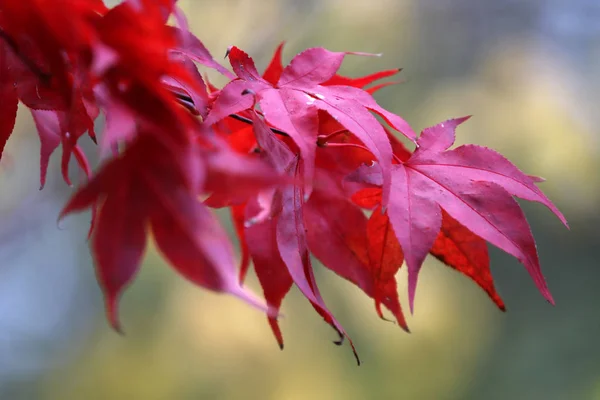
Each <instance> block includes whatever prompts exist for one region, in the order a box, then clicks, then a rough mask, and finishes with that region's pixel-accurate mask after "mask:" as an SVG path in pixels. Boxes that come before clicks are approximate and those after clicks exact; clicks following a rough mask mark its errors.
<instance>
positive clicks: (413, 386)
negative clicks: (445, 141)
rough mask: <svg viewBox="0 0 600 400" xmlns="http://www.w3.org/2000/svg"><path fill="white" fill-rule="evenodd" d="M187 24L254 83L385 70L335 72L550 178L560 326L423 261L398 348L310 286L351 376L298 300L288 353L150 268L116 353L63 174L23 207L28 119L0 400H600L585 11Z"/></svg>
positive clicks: (597, 46)
mask: <svg viewBox="0 0 600 400" xmlns="http://www.w3.org/2000/svg"><path fill="white" fill-rule="evenodd" d="M181 5H182V8H183V9H184V10H185V11H186V12H187V15H188V18H189V20H190V24H191V27H192V30H193V31H194V33H196V34H197V35H198V36H199V37H200V38H201V39H202V40H203V41H204V43H205V44H206V46H207V47H208V48H209V49H210V50H211V51H212V52H213V54H214V55H215V56H216V57H217V58H220V57H222V55H223V54H224V53H225V50H226V48H227V47H228V46H229V45H232V44H235V45H237V46H239V47H241V48H242V49H245V50H246V51H247V52H249V53H250V54H251V55H252V56H253V57H254V59H255V60H256V62H257V64H258V65H259V68H264V66H265V65H266V63H267V62H268V60H269V58H270V56H271V54H272V51H273V50H274V48H275V47H276V45H277V44H278V43H279V42H280V41H282V40H286V41H287V44H286V48H285V52H284V59H285V61H286V62H287V61H289V60H290V59H291V57H292V56H293V55H294V54H296V53H297V52H299V51H301V50H303V49H304V48H306V47H312V46H323V47H326V48H329V49H331V50H352V51H364V52H372V53H380V52H381V53H383V57H381V58H365V57H348V58H347V60H346V62H345V64H344V66H343V72H344V73H345V74H348V75H352V76H358V75H362V74H366V73H370V72H374V71H377V70H382V69H388V68H394V67H402V68H404V71H403V72H402V78H403V79H404V80H405V83H403V84H402V85H400V86H395V87H391V88H386V89H384V90H382V91H381V92H379V93H377V94H376V98H377V100H378V101H379V102H380V103H381V104H382V105H384V106H385V107H387V108H388V109H390V110H392V111H394V112H396V113H398V114H400V115H402V116H404V117H405V118H406V119H407V120H408V121H409V122H410V123H411V124H412V125H413V127H414V128H415V130H417V129H418V130H420V129H422V128H424V127H427V126H430V125H433V124H435V123H437V122H440V121H442V120H444V119H447V118H450V117H459V116H464V115H468V114H472V115H473V116H474V117H473V118H472V119H471V120H470V121H469V122H468V123H466V124H464V125H463V126H461V128H460V129H459V131H458V135H459V142H460V143H465V142H472V143H477V144H481V145H486V146H490V147H493V148H495V149H497V150H499V151H500V152H502V153H504V154H505V155H506V156H508V157H509V158H510V159H511V160H513V161H514V162H515V163H516V164H517V165H518V166H519V167H520V168H521V169H523V170H524V171H526V172H527V173H530V174H534V175H540V176H543V177H545V178H546V179H547V182H545V183H543V184H542V189H543V190H544V191H545V192H546V193H547V194H548V195H549V196H550V198H551V199H553V200H554V201H555V202H556V203H557V205H558V206H559V208H561V210H562V211H563V212H564V213H565V215H566V216H567V218H568V220H569V222H570V224H571V231H568V230H566V229H564V228H563V227H562V226H561V225H560V223H559V222H558V220H557V219H556V218H554V217H553V216H552V215H551V214H550V212H549V211H547V210H546V209H545V208H543V207H542V206H539V205H529V204H524V207H525V210H526V213H527V216H528V219H529V221H530V223H531V225H532V230H533V233H534V235H535V236H536V238H537V241H538V249H539V254H540V259H541V262H542V267H543V271H544V273H545V275H546V278H547V280H548V283H549V286H550V289H551V290H552V292H553V295H554V298H555V299H556V303H557V305H556V306H555V307H552V306H550V305H549V304H547V303H546V302H545V301H544V300H543V298H542V296H541V295H540V294H539V293H538V292H537V290H536V288H535V287H534V285H533V283H532V282H531V280H530V279H529V276H528V275H527V273H526V272H525V269H524V268H523V267H522V266H521V265H520V264H518V262H517V261H516V260H514V259H512V258H511V257H509V256H507V255H505V254H502V253H501V252H500V251H497V250H496V249H491V252H492V256H493V259H492V271H493V273H494V276H495V279H496V281H497V287H498V290H499V292H500V294H501V295H502V296H503V298H504V300H505V302H506V304H507V310H508V311H507V313H502V312H500V311H498V310H497V309H495V307H494V305H493V304H492V302H491V301H490V300H489V299H488V298H487V296H486V295H485V293H484V292H483V291H481V290H480V289H479V288H477V287H476V286H474V285H473V284H472V283H471V282H470V281H468V280H467V279H466V278H464V277H462V276H460V275H459V274H457V273H456V272H454V271H451V270H450V269H448V268H446V267H444V266H442V265H441V264H439V263H438V262H437V261H435V260H428V261H427V263H426V265H425V266H424V268H423V272H422V275H421V276H422V277H421V280H420V286H419V290H418V293H417V298H416V307H415V315H414V316H412V317H410V316H409V317H408V322H409V326H410V327H411V330H412V333H411V334H406V333H404V332H403V331H402V330H400V329H399V328H398V327H397V326H396V325H394V324H391V323H388V322H384V321H381V320H379V319H378V318H377V316H376V314H375V312H374V310H373V306H372V303H371V301H370V300H369V299H368V298H367V297H365V296H364V295H362V293H361V292H360V291H359V290H358V289H356V288H354V287H353V286H351V285H350V284H348V283H347V282H344V281H341V280H340V279H339V278H337V277H336V276H334V275H333V274H332V273H330V272H329V271H324V270H322V268H320V267H317V269H318V280H319V284H320V287H321V290H322V291H323V293H324V296H325V298H326V300H327V302H328V304H330V306H331V308H332V310H333V311H334V313H335V314H336V315H337V316H339V319H340V320H341V322H342V323H343V324H344V326H345V327H346V328H347V330H348V331H349V333H350V335H351V337H352V338H353V340H354V342H355V344H356V346H357V348H358V351H359V354H360V356H361V358H362V360H363V365H362V366H361V367H356V365H355V362H354V359H353V356H352V353H351V351H350V349H349V348H348V346H347V345H345V346H344V347H342V348H339V347H336V346H334V345H333V344H332V343H331V341H332V340H333V339H335V335H334V333H333V332H332V331H331V329H330V328H328V327H327V326H326V325H325V324H324V323H323V322H322V320H321V318H320V317H319V316H318V315H316V314H315V313H314V311H313V310H312V308H311V307H310V305H309V304H308V302H307V301H305V300H304V299H302V298H301V296H300V294H299V293H298V292H297V291H296V290H294V291H293V292H292V293H291V295H290V296H289V298H288V299H287V300H286V301H285V303H284V307H283V312H284V314H285V318H284V319H283V320H282V322H281V325H282V329H283V331H284V335H285V339H286V348H285V350H284V351H283V352H282V351H280V350H279V349H278V347H277V345H276V342H275V341H274V339H273V337H272V334H271V332H270V330H269V328H268V325H267V323H266V320H265V318H264V316H263V315H261V314H260V313H259V312H257V311H255V310H253V309H251V308H249V307H247V306H245V305H244V304H241V303H240V302H238V301H236V300H235V299H232V298H229V297H225V296H218V295H214V294H212V293H207V292H206V291H203V290H200V289H198V288H196V287H193V286H192V285H191V284H189V283H187V282H186V281H184V280H183V279H182V278H179V277H177V276H176V275H175V273H174V272H172V271H171V270H169V269H168V268H166V267H165V266H164V264H163V263H162V261H161V260H160V259H159V258H158V257H157V255H156V253H155V252H154V251H150V252H149V253H148V254H147V257H146V261H145V264H144V268H143V270H142V273H141V275H140V277H139V279H138V280H137V281H136V282H135V284H134V285H133V286H132V287H131V288H130V289H129V290H128V291H127V293H126V294H125V296H124V298H123V301H122V314H121V315H122V320H123V323H124V328H125V331H126V335H125V336H119V335H118V334H116V333H115V332H113V331H112V330H110V329H109V327H108V325H107V323H106V322H105V320H104V314H103V308H102V298H101V293H100V290H99V289H98V287H97V285H96V282H95V278H94V272H93V268H92V262H91V260H90V256H89V253H88V248H87V244H86V240H85V233H86V229H87V224H88V221H89V217H88V216H87V215H81V216H78V217H73V218H69V219H68V220H66V221H64V222H63V223H61V224H60V226H57V223H56V217H57V215H58V212H59V210H60V208H61V205H62V204H63V203H64V201H65V199H66V198H67V196H68V195H69V193H71V191H72V189H69V188H67V187H66V186H65V185H64V184H63V183H62V181H61V180H60V179H59V166H58V164H57V159H56V158H57V157H56V154H55V159H54V160H53V164H52V165H51V169H50V181H49V184H48V186H47V187H46V188H45V189H44V190H43V191H41V192H39V191H38V190H37V189H38V168H39V164H38V163H39V161H38V153H39V143H38V140H37V137H36V133H35V129H34V126H33V123H32V121H31V119H30V116H29V115H28V113H27V111H26V110H25V109H23V108H21V113H20V117H19V121H18V126H17V131H18V132H17V133H18V135H17V136H14V137H13V139H11V142H10V144H9V148H8V151H7V153H6V154H7V156H6V157H5V158H4V159H3V160H2V164H1V165H0V182H1V185H2V195H1V196H0V218H2V219H1V220H2V224H0V244H1V246H0V266H1V267H0V399H2V400H4V399H10V400H12V399H42V400H46V399H48V400H50V399H52V400H71V399H73V400H80V399H117V400H120V399H148V400H153V399H161V400H162V399H175V400H179V399H186V400H187V399H265V400H267V399H274V400H280V399H285V400H295V399H347V400H351V399H352V400H353V399H600V344H599V343H598V341H599V339H600V312H599V311H598V306H600V295H599V294H598V290H597V283H598V282H600V268H599V265H598V264H599V263H598V248H599V246H600V239H599V236H598V233H597V226H598V223H599V222H600V214H599V213H598V203H599V197H600V135H599V132H598V128H597V127H598V125H599V122H600V113H598V111H597V105H598V104H599V100H600V95H599V93H600V79H599V78H598V76H599V74H598V71H600V3H599V2H598V1H596V0H572V1H570V2H567V1H562V0H547V1H534V0H530V1H526V0H525V1H523V0H521V1H517V0H498V1H492V0H488V1H482V0H421V1H418V0H370V1H359V0H320V1H319V0H262V1H251V0H221V1H208V0H206V1H204V0H187V1H182V2H181ZM209 76H210V77H211V79H213V80H214V82H216V83H219V84H221V83H222V82H223V81H222V80H221V79H220V78H219V77H218V76H216V75H215V74H212V73H211V74H209ZM88 150H89V153H90V154H93V153H94V151H95V150H94V149H93V147H89V148H88ZM224 221H225V223H226V224H228V226H230V224H229V222H228V221H227V220H226V218H224ZM403 269H404V268H403ZM404 274H405V272H403V271H402V272H401V273H400V277H399V281H400V282H401V283H400V291H401V295H402V297H401V299H402V300H404V303H405V304H406V287H405V284H404V282H405V278H406V276H405V275H404ZM249 284H250V286H251V287H253V288H255V290H256V291H257V292H260V290H259V289H258V287H257V285H256V282H255V280H254V279H251V280H250V283H249Z"/></svg>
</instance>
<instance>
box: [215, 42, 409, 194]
mask: <svg viewBox="0 0 600 400" xmlns="http://www.w3.org/2000/svg"><path fill="white" fill-rule="evenodd" d="M346 54H361V53H344V52H330V51H328V50H325V49H322V48H312V49H308V50H305V51H304V52H302V53H300V54H299V55H297V56H296V57H295V58H294V59H293V60H292V61H291V62H290V64H289V65H288V66H287V67H286V68H284V69H283V71H282V72H281V76H280V77H279V80H278V81H277V84H275V85H272V84H271V83H269V82H267V81H266V80H265V79H263V78H262V77H261V76H260V74H259V73H258V71H257V70H256V67H255V65H254V62H253V61H252V59H251V58H250V57H249V56H248V55H247V54H246V53H244V52H243V51H241V50H240V49H238V48H237V47H232V48H231V49H230V50H229V60H230V62H231V65H232V68H233V70H234V72H235V74H236V75H237V77H238V79H236V80H233V81H232V82H230V83H229V84H228V85H226V86H225V87H224V88H223V89H222V90H221V94H220V95H219V97H218V98H217V100H216V101H215V103H214V105H213V109H212V111H211V112H210V113H209V115H208V118H207V120H206V123H208V124H213V123H216V122H218V121H220V120H221V119H223V118H225V117H227V116H228V115H230V114H235V113H239V112H241V111H244V110H247V109H250V108H252V107H253V105H254V99H253V97H252V96H247V95H245V94H246V93H254V94H255V95H256V97H257V99H258V102H259V103H260V106H261V109H262V111H263V113H264V116H265V119H266V121H267V122H268V123H269V124H271V125H272V126H274V127H276V128H278V129H281V130H283V131H285V132H286V133H287V134H288V135H289V136H290V137H291V138H292V139H293V140H294V142H295V143H296V145H297V146H298V148H299V150H300V154H301V156H302V159H303V165H304V171H303V178H304V180H305V183H306V185H307V187H306V190H307V195H309V194H310V191H311V186H310V182H311V181H312V178H313V176H314V163H315V152H316V139H317V135H318V131H317V128H318V125H317V124H318V120H317V110H323V111H326V112H327V113H328V114H330V115H331V116H332V117H333V118H334V119H336V120H337V121H338V122H339V123H340V124H341V125H342V126H344V127H345V128H346V129H348V130H349V131H350V132H352V133H353V134H354V135H356V136H357V137H358V138H359V139H360V140H361V141H362V142H363V143H364V144H365V146H366V147H367V148H368V149H369V150H370V151H372V153H373V154H374V156H375V157H376V158H377V159H378V160H379V161H380V167H381V168H382V173H383V176H384V182H385V183H384V187H383V189H384V202H387V199H388V197H389V184H390V169H389V167H388V166H389V164H390V163H391V158H392V155H391V152H392V151H391V148H390V144H389V141H388V140H387V135H386V133H385V130H384V129H383V127H382V126H381V124H380V123H379V122H378V121H377V119H376V118H375V117H374V116H373V115H372V114H371V111H372V112H375V113H377V114H379V115H381V116H382V117H383V118H384V119H385V120H386V122H387V123H388V124H390V125H391V126H392V127H394V128H395V129H396V130H398V131H400V132H402V133H403V134H404V135H406V136H407V137H408V138H409V139H411V140H415V134H414V132H413V131H412V129H411V128H410V126H409V125H408V124H407V123H406V122H405V121H404V120H403V119H402V118H400V117H399V116H397V115H395V114H392V113H390V112H388V111H386V110H385V109H383V108H381V107H380V106H379V105H378V104H377V103H376V102H375V100H374V99H373V98H372V97H371V95H370V94H368V93H367V92H365V91H363V90H361V89H358V88H352V87H349V86H324V85H322V84H323V83H325V82H326V81H328V80H329V79H331V78H332V77H333V76H334V75H335V73H336V71H337V70H338V69H339V67H340V65H341V63H342V60H343V59H344V57H345V55H346Z"/></svg>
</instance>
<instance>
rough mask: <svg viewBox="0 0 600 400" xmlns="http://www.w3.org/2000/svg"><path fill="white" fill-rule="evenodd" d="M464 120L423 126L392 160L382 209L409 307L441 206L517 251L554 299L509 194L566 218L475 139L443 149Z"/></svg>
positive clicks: (369, 175)
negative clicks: (404, 273) (410, 147)
mask: <svg viewBox="0 0 600 400" xmlns="http://www.w3.org/2000/svg"><path fill="white" fill-rule="evenodd" d="M466 119H467V118H460V119H453V120H449V121H446V122H443V123H441V124H439V125H436V126H434V127H432V128H428V129H425V130H424V131H423V132H422V134H421V136H420V137H419V140H418V142H417V144H418V148H417V150H416V151H415V152H414V154H413V155H412V156H411V157H410V158H409V159H408V160H407V161H405V162H401V163H399V164H397V165H395V166H394V167H393V174H392V191H393V193H394V196H393V197H392V199H391V201H390V204H389V208H388V210H387V213H388V215H389V218H390V221H391V222H392V226H393V227H394V232H395V234H396V237H397V238H398V240H399V242H400V245H401V246H402V249H403V250H404V256H405V259H406V262H407V265H408V274H409V278H408V279H409V281H408V283H409V284H408V292H409V303H410V308H411V310H413V306H414V296H415V289H416V284H417V277H418V273H419V270H420V268H421V265H422V263H423V260H424V259H425V257H426V255H427V253H428V252H429V251H430V250H431V249H432V247H433V246H434V242H435V241H436V238H437V237H438V233H439V232H440V229H441V228H442V212H443V211H446V212H447V213H448V214H449V215H450V216H451V217H452V218H453V219H455V220H456V221H458V222H459V223H460V224H461V225H464V227H466V228H467V229H468V230H469V231H471V232H473V233H474V234H475V235H477V236H479V237H481V238H483V239H485V240H487V241H488V242H490V243H492V244H494V245H495V246H497V247H499V248H500V249H502V250H504V251H506V252H507V253H509V254H511V255H513V256H515V257H516V258H517V259H518V260H519V261H520V262H521V263H523V264H524V265H525V267H526V268H527V270H528V271H529V273H530V275H531V276H532V278H533V280H534V282H535V284H536V285H537V287H538V288H539V289H540V291H541V293H542V294H543V295H544V297H546V299H547V300H548V301H549V302H551V303H553V299H552V296H551V295H550V292H549V290H548V287H547V286H546V282H545V280H544V278H543V276H542V274H541V271H540V266H539V259H538V255H537V250H536V247H535V242H534V239H533V236H532V234H531V230H530V228H529V225H528V224H527V221H526V220H525V217H524V215H523V212H522V210H521V208H520V207H519V205H518V203H517V202H516V201H515V200H514V199H513V197H512V196H517V197H520V198H522V199H525V200H529V201H535V202H539V203H542V204H544V205H546V206H547V207H548V208H549V209H550V210H551V211H552V212H553V213H554V214H556V215H557V216H558V217H559V219H560V220H561V222H563V224H565V225H567V223H566V220H565V218H564V216H563V215H562V214H561V213H560V211H558V209H557V208H556V207H555V206H554V205H553V204H552V202H551V201H550V200H549V199H548V198H547V197H546V196H545V195H544V194H543V193H542V192H541V191H540V190H539V189H538V188H537V186H535V180H534V179H532V178H531V177H530V176H528V175H526V174H524V173H522V172H521V171H519V170H518V169H517V167H515V166H514V165H513V164H511V163H510V162H509V161H508V160H507V159H506V158H504V157H502V156H501V155H500V154H498V153H496V152H495V151H493V150H490V149H488V148H485V147H480V146H475V145H465V146H460V147H458V148H456V149H453V150H448V149H449V148H450V146H452V144H453V143H454V138H455V134H454V131H455V129H456V127H457V126H458V125H459V124H461V123H462V122H464V121H465V120H466ZM353 175H354V176H352V177H350V180H358V181H363V182H367V183H369V184H372V183H376V182H379V184H382V183H383V179H382V178H381V175H380V173H379V171H378V170H377V169H374V168H373V167H367V166H363V167H361V168H359V169H358V170H357V171H356V172H355V174H353ZM454 245H456V243H454ZM438 251H439V250H438ZM484 280H486V279H484ZM488 287H489V286H488ZM486 290H487V289H486Z"/></svg>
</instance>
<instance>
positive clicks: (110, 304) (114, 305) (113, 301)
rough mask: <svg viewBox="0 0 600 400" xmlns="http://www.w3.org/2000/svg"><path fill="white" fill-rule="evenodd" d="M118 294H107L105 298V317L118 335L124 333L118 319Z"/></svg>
mask: <svg viewBox="0 0 600 400" xmlns="http://www.w3.org/2000/svg"><path fill="white" fill-rule="evenodd" d="M118 301H119V300H118V295H107V296H106V300H105V308H106V318H107V320H108V323H109V324H110V326H111V328H113V329H114V330H115V332H117V333H118V334H119V335H125V332H124V331H123V327H122V325H121V321H120V320H119V309H118V308H119V304H118Z"/></svg>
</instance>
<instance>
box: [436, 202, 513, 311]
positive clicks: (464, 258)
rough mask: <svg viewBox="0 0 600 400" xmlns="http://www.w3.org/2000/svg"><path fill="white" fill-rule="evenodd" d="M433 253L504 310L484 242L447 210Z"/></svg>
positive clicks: (444, 213) (443, 216)
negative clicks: (469, 279)
mask: <svg viewBox="0 0 600 400" xmlns="http://www.w3.org/2000/svg"><path fill="white" fill-rule="evenodd" d="M430 252H431V254H433V255H434V256H435V257H437V258H438V259H439V260H440V261H442V262H443V263H444V264H446V265H448V266H449V267H452V268H454V269H455V270H457V271H459V272H460V273H462V274H464V275H466V276H468V277H469V278H471V279H472V280H473V281H474V282H475V283H476V284H477V285H479V287H481V288H482V289H483V290H485V291H486V293H487V294H488V296H490V299H492V301H493V302H494V303H496V305H497V306H498V308H500V309H501V310H502V311H504V310H505V307H504V302H503V301H502V298H501V297H500V295H499V294H498V293H497V292H496V288H495V287H494V280H493V278H492V273H491V271H490V257H489V255H488V249H487V244H486V243H485V240H483V239H482V238H480V237H479V236H477V235H475V234H474V233H473V232H471V231H470V230H468V229H467V228H465V227H464V226H463V225H461V224H460V223H459V222H458V221H456V220H455V219H454V218H452V217H451V216H450V215H449V214H448V213H447V212H445V211H444V210H442V228H441V230H440V233H439V234H438V237H437V239H436V240H435V242H434V243H433V247H432V248H431V251H430Z"/></svg>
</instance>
